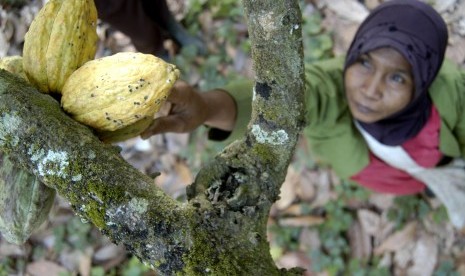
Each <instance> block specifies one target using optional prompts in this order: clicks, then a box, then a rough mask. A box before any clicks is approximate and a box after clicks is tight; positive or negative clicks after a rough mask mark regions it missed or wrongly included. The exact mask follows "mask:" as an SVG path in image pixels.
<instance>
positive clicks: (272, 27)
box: [257, 12, 278, 38]
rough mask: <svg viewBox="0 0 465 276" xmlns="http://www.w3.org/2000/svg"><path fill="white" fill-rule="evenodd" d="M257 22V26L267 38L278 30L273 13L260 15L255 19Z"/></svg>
mask: <svg viewBox="0 0 465 276" xmlns="http://www.w3.org/2000/svg"><path fill="white" fill-rule="evenodd" d="M257 20H258V24H260V26H261V27H262V28H263V30H264V31H265V33H266V36H267V38H271V36H272V34H273V33H275V32H276V31H277V30H278V26H277V24H276V16H275V15H274V13H273V12H271V13H263V14H260V15H259V16H258V17H257Z"/></svg>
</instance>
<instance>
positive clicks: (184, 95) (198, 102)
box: [140, 81, 236, 139]
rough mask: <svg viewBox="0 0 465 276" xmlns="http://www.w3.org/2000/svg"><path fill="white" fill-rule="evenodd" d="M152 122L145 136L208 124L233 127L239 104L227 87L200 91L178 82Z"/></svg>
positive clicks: (180, 131) (142, 134) (143, 135)
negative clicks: (158, 115) (225, 89)
mask: <svg viewBox="0 0 465 276" xmlns="http://www.w3.org/2000/svg"><path fill="white" fill-rule="evenodd" d="M160 115H161V117H158V118H156V119H155V120H154V121H153V122H152V124H151V125H150V126H149V127H148V128H147V129H146V130H145V131H144V132H142V133H141V135H140V136H141V138H142V139H147V138H149V137H150V136H152V135H155V134H160V133H165V132H175V133H183V132H191V131H193V130H194V129H196V128H197V127H199V126H201V125H203V124H206V125H209V126H212V127H217V128H220V129H223V130H232V129H233V127H234V123H235V118H236V104H235V102H234V100H233V98H232V97H231V96H229V94H228V93H227V92H226V91H224V90H218V89H215V90H211V91H207V92H203V93H201V92H199V91H198V90H196V89H195V88H193V87H192V86H190V85H189V84H187V83H186V82H183V81H178V82H176V84H175V85H174V87H173V88H172V91H171V93H170V95H169V96H168V99H167V100H166V102H165V104H164V106H163V107H162V109H161V112H160Z"/></svg>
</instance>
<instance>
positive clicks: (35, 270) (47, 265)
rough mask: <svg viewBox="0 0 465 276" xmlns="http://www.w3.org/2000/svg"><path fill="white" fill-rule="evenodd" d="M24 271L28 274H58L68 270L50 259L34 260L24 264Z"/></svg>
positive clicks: (40, 275)
mask: <svg viewBox="0 0 465 276" xmlns="http://www.w3.org/2000/svg"><path fill="white" fill-rule="evenodd" d="M26 271H27V273H28V274H29V275H30V276H59V275H63V274H65V275H66V274H67V273H68V272H69V271H68V270H66V268H64V267H62V266H60V265H57V264H56V263H54V262H51V261H45V260H41V261H36V262H32V263H30V264H28V265H27V266H26Z"/></svg>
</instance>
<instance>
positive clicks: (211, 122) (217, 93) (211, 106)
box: [201, 89, 237, 131]
mask: <svg viewBox="0 0 465 276" xmlns="http://www.w3.org/2000/svg"><path fill="white" fill-rule="evenodd" d="M201 97H202V99H203V100H204V102H205V103H206V106H207V109H208V112H207V118H206V120H205V125H207V126H209V127H213V128H219V129H222V130H225V131H232V130H233V129H234V126H235V123H236V117H237V105H236V102H235V101H234V99H233V98H232V97H231V95H229V93H228V92H226V91H225V90H221V89H214V90H210V91H207V92H204V93H201Z"/></svg>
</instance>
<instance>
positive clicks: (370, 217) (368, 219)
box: [357, 209, 381, 236]
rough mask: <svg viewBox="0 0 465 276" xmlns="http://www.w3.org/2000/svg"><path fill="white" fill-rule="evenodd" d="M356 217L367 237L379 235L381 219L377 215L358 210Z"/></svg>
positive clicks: (368, 211) (365, 210)
mask: <svg viewBox="0 0 465 276" xmlns="http://www.w3.org/2000/svg"><path fill="white" fill-rule="evenodd" d="M357 216H358V221H359V222H360V224H361V226H362V228H363V230H364V231H365V232H366V233H367V234H368V235H372V236H375V235H376V234H377V233H379V230H380V225H381V217H380V216H379V215H378V214H376V213H375V212H373V211H370V210H367V209H359V210H358V211H357Z"/></svg>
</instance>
